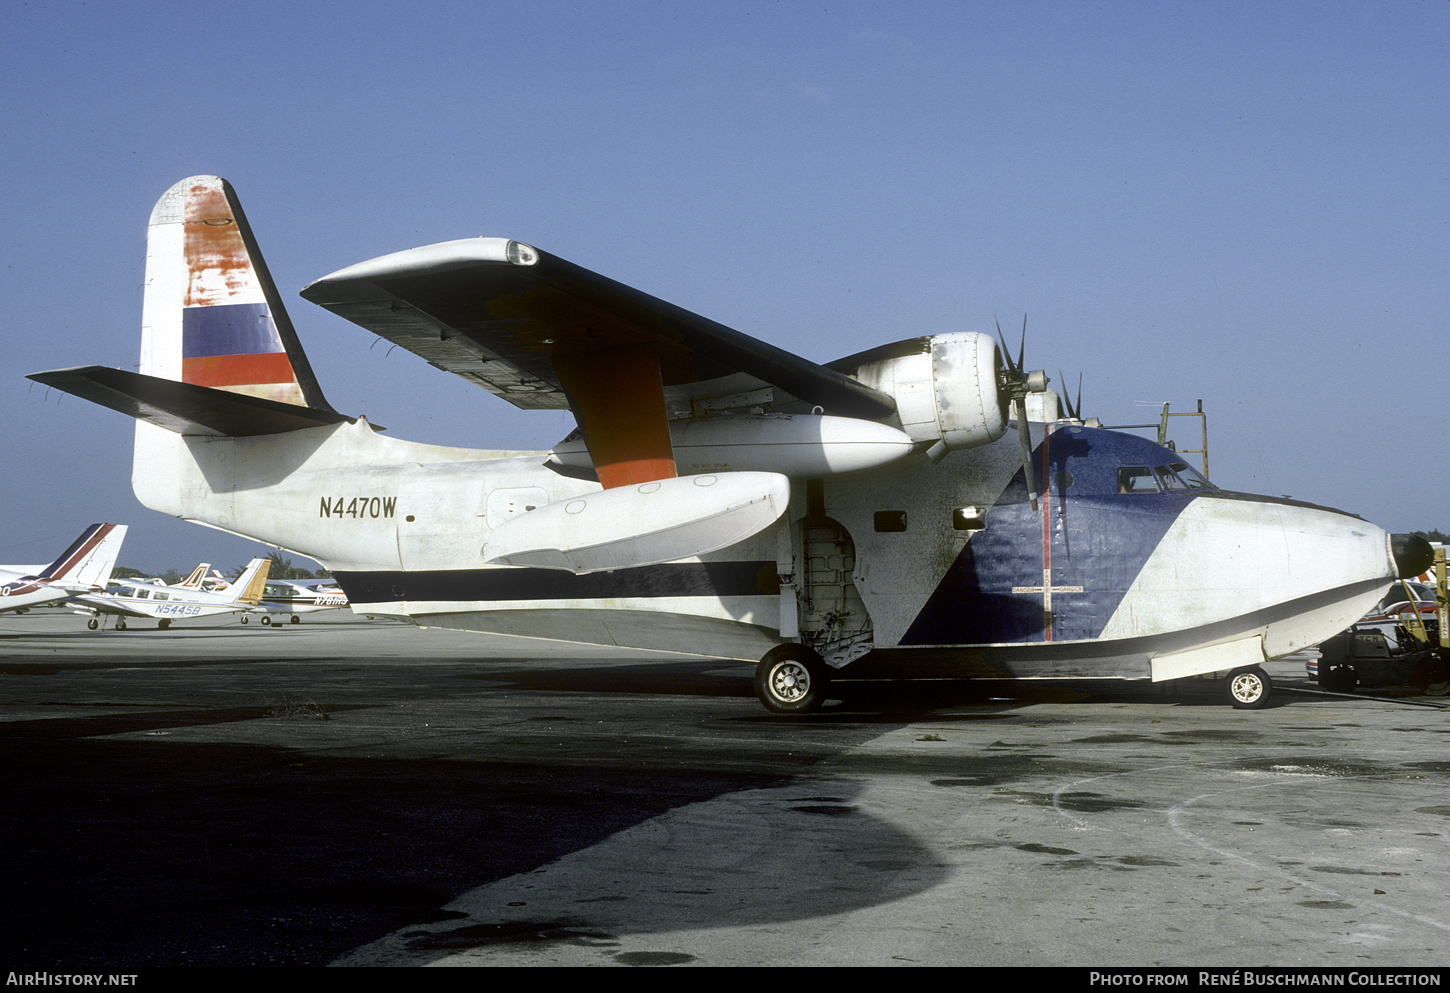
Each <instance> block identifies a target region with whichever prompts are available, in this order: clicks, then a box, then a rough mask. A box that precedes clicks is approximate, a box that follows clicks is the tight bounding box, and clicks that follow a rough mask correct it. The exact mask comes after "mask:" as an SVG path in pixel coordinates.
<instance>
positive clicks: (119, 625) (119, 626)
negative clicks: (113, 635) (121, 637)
mask: <svg viewBox="0 0 1450 993" xmlns="http://www.w3.org/2000/svg"><path fill="white" fill-rule="evenodd" d="M116 630H117V631H124V630H126V618H124V617H118V618H116Z"/></svg>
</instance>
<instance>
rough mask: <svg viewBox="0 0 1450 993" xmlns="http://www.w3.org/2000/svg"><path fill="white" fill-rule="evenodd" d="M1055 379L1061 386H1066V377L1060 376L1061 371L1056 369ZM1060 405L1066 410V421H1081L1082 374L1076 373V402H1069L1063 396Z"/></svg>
mask: <svg viewBox="0 0 1450 993" xmlns="http://www.w3.org/2000/svg"><path fill="white" fill-rule="evenodd" d="M1057 378H1058V379H1060V380H1061V381H1062V384H1063V385H1064V386H1066V385H1067V377H1066V376H1064V375H1063V374H1062V370H1061V369H1058V370H1057ZM1062 405H1063V406H1064V407H1066V408H1067V419H1068V420H1070V421H1080V420H1082V373H1078V374H1077V399H1076V400H1069V399H1068V398H1067V396H1066V395H1065V394H1064V396H1063V398H1062Z"/></svg>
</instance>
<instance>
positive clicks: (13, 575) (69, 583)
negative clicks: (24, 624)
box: [0, 524, 126, 613]
mask: <svg viewBox="0 0 1450 993" xmlns="http://www.w3.org/2000/svg"><path fill="white" fill-rule="evenodd" d="M125 537H126V525H124V524H92V525H91V526H90V527H88V528H86V529H85V531H83V532H82V533H81V536H80V537H79V538H77V539H76V540H75V541H74V542H73V543H72V544H71V546H70V547H69V548H67V549H66V550H65V551H64V552H62V553H61V555H60V558H58V559H56V560H55V561H54V562H52V563H51V564H50V565H47V566H39V565H35V566H29V565H0V613H3V612H4V611H7V610H15V611H22V612H23V611H25V610H28V609H30V608H31V607H34V606H36V605H38V604H42V603H49V602H51V601H54V600H64V599H65V598H66V597H69V596H74V595H75V594H77V593H85V592H89V591H91V590H99V589H104V588H105V586H106V584H107V583H109V582H110V581H111V570H112V569H114V568H115V566H116V556H117V555H119V554H120V552H121V542H122V541H123V540H124V539H125Z"/></svg>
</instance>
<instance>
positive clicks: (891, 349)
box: [855, 331, 1009, 455]
mask: <svg viewBox="0 0 1450 993" xmlns="http://www.w3.org/2000/svg"><path fill="white" fill-rule="evenodd" d="M860 359H861V364H860V365H858V366H857V367H856V369H855V377H856V378H857V379H858V380H860V381H861V382H862V383H865V384H866V385H867V386H871V387H874V388H875V389H878V390H880V391H881V392H882V393H889V394H891V395H892V396H893V397H895V398H896V412H897V414H898V416H900V418H901V430H903V431H905V432H906V433H907V435H909V436H910V437H911V439H912V441H914V442H918V443H923V442H926V443H931V446H932V449H933V451H934V454H935V455H944V454H945V453H946V452H947V451H948V450H953V449H958V448H975V447H976V446H978V445H986V444H988V443H990V442H993V441H996V440H997V439H998V438H1000V437H1002V435H1003V433H1005V432H1006V430H1007V419H1008V403H1009V398H1008V397H1007V395H1006V394H1005V393H1004V392H1003V391H1002V389H1001V385H1000V384H1001V373H1002V357H1001V353H1000V352H999V351H998V350H997V342H996V341H995V340H993V339H992V338H991V336H989V335H985V334H977V333H975V332H971V331H962V332H957V333H954V334H936V335H932V336H931V337H928V338H913V339H911V340H909V341H903V342H898V343H897V344H895V345H891V346H888V347H887V348H885V349H878V350H876V351H874V352H867V353H865V354H863V355H861V356H860Z"/></svg>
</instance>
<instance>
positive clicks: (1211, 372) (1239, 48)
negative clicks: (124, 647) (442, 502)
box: [0, 0, 1450, 571]
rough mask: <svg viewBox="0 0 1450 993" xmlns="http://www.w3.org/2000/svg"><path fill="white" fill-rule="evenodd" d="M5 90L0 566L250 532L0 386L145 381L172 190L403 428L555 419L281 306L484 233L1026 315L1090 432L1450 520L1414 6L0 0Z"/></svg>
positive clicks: (928, 322) (1401, 516) (683, 276)
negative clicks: (1133, 429) (195, 205)
mask: <svg viewBox="0 0 1450 993" xmlns="http://www.w3.org/2000/svg"><path fill="white" fill-rule="evenodd" d="M0 92H3V93H4V94H5V99H4V100H3V102H0V148H3V151H0V163H3V166H0V168H3V170H4V179H5V193H6V195H5V197H4V199H3V202H0V246H3V250H4V260H3V265H0V298H3V299H4V300H5V302H6V304H7V308H6V309H7V316H8V328H7V329H6V331H5V334H6V343H7V347H6V348H5V349H4V353H3V357H0V418H3V421H0V423H3V425H4V434H3V446H4V449H3V454H4V465H5V467H6V468H5V485H4V487H3V495H0V506H3V509H4V515H3V518H0V561H8V562H20V561H36V560H41V559H47V558H49V557H50V556H51V555H53V554H55V553H58V552H59V551H60V550H61V548H62V547H63V546H64V545H65V544H66V543H67V542H69V541H70V540H71V539H72V538H73V537H74V536H75V535H76V534H78V533H79V532H80V530H81V528H82V527H83V526H84V525H85V524H88V523H90V522H92V521H100V520H109V521H113V522H118V523H126V524H130V525H131V528H132V530H131V534H130V537H129V539H128V542H127V547H126V549H125V551H124V553H123V555H122V561H123V563H126V564H130V565H134V566H136V567H138V568H141V569H143V570H147V571H159V570H163V569H166V568H177V569H180V570H182V571H185V570H187V569H189V568H190V567H191V566H192V565H194V564H195V563H196V562H197V561H199V560H203V559H206V560H210V561H212V562H214V563H216V564H218V565H220V566H224V567H227V568H231V567H234V566H237V565H239V564H241V563H242V562H243V561H245V560H246V558H248V557H249V556H250V555H251V554H254V553H265V551H266V549H265V548H264V547H262V546H258V545H253V544H251V543H248V542H245V541H242V540H240V539H235V538H231V537H229V536H226V535H222V534H220V533H218V532H213V531H210V530H208V529H204V528H200V527H197V526H195V525H187V524H183V523H181V522H177V521H172V520H170V519H168V518H165V517H162V516H161V515H158V514H156V513H154V512H152V511H149V510H146V509H145V508H143V507H141V506H140V505H139V504H138V503H137V502H136V500H135V498H134V497H133V496H132V495H131V491H130V483H129V478H130V471H131V455H130V453H131V440H130V438H131V422H130V420H129V419H128V418H125V417H123V416H121V415H119V414H116V413H113V412H111V411H107V410H103V409H101V408H98V407H94V406H92V405H90V404H87V403H85V402H83V401H80V400H77V399H75V398H66V399H64V400H58V398H57V396H56V395H55V394H51V395H49V396H47V395H46V393H45V391H44V390H43V389H41V388H40V387H38V386H36V387H33V388H32V385H31V384H30V383H29V382H28V381H27V380H25V379H24V378H23V376H24V374H26V373H28V372H35V371H38V370H42V369H51V368H56V367H60V366H69V365H82V364H88V363H99V364H104V365H112V366H119V367H123V368H127V367H129V368H134V367H135V364H136V362H137V353H138V348H139V341H140V331H139V322H140V285H141V280H142V265H143V258H144V256H143V252H144V239H145V231H146V220H147V217H148V215H149V212H150V210H151V207H152V205H153V204H154V203H155V201H156V199H157V198H158V197H159V196H160V195H161V193H162V191H164V190H165V189H166V188H167V187H169V186H170V185H171V184H172V183H174V182H175V181H176V180H178V179H181V178H183V177H185V176H188V175H192V174H196V173H215V174H218V175H222V176H225V177H227V178H228V179H229V180H231V181H232V183H233V185H234V186H235V187H236V189H237V191H238V193H239V195H240V196H241V198H242V202H243V204H244V206H245V208H246V210H247V213H248V216H249V218H250V220H251V222H252V226H253V228H254V229H255V231H256V233H257V236H258V238H259V239H260V241H261V244H262V247H263V250H264V252H265V253H266V257H267V261H268V263H269V265H270V267H271V269H272V272H273V275H274V276H275V277H276V279H277V282H278V284H279V287H280V289H281V291H282V293H283V296H284V297H285V298H286V299H288V300H289V301H294V302H292V303H291V305H290V309H291V313H292V316H293V319H294V321H295V323H296V324H297V326H298V330H299V332H300V334H301V336H302V338H303V342H304V345H305V346H306V349H307V352H308V354H309V356H310V358H311V360H312V364H313V366H314V367H315V369H316V370H317V373H318V376H319V378H320V379H321V381H322V385H323V388H324V390H325V391H326V393H327V395H328V398H329V399H330V400H331V401H332V403H333V404H334V405H335V406H336V407H337V408H338V409H339V410H342V411H344V412H347V413H365V414H366V415H367V416H368V417H369V419H371V420H373V421H375V422H377V423H381V424H384V425H386V426H387V427H388V428H389V430H390V431H391V432H392V433H393V434H395V435H398V436H400V437H405V438H410V439H415V440H420V441H431V442H438V443H447V444H458V445H470V446H476V447H547V446H549V445H551V444H552V443H553V442H554V441H556V440H557V439H558V438H560V437H561V436H562V435H563V434H565V433H566V432H567V430H568V429H569V427H570V424H571V422H570V420H569V418H568V417H567V415H560V414H556V413H533V414H525V413H521V412H518V411H515V410H514V409H513V408H512V407H510V406H509V405H508V404H506V403H504V402H503V401H500V400H497V399H495V398H494V397H492V396H490V395H488V394H487V393H484V392H482V391H480V390H478V389H476V388H473V387H470V386H468V385H467V384H465V383H463V382H462V381H461V380H456V379H455V378H454V377H450V376H448V375H446V374H444V373H441V372H438V371H436V370H434V369H432V368H430V367H428V366H427V365H425V364H424V363H423V362H422V361H421V360H418V359H416V358H414V357H413V356H411V355H409V354H407V353H405V352H403V351H402V350H401V349H399V350H392V351H390V350H389V348H388V347H387V344H386V343H378V344H376V346H375V347H374V345H375V339H374V338H373V337H372V336H371V335H369V334H367V333H366V332H364V331H362V330H361V329H358V328H355V327H353V326H352V325H349V324H347V323H346V322H344V321H341V320H339V319H337V318H334V317H332V316H331V315H329V314H327V313H325V312H323V311H321V310H320V309H318V308H316V307H314V306H312V305H310V304H307V303H306V302H304V301H302V300H300V299H298V298H297V296H296V293H297V291H298V290H299V289H300V288H301V287H302V286H303V285H305V284H306V283H308V282H310V281H311V280H313V279H315V278H317V277H319V276H322V275H325V274H326V273H329V272H332V271H334V270H336V269H339V268H341V267H343V266H345V265H350V264H352V263H354V262H359V261H362V260H364V259H367V258H371V257H374V256H376V255H381V254H384V253H387V252H392V251H397V250H400V249H403V248H409V247H413V246H416V245H422V244H428V243H431V242H435V241H444V240H447V239H452V238H459V237H467V236H472V235H481V234H486V235H505V236H511V237H515V238H518V239H521V240H523V241H527V242H530V243H532V244H535V245H538V246H539V247H541V248H544V249H547V250H548V251H550V252H553V253H555V254H557V255H561V256H563V257H565V258H567V259H570V260H571V261H574V262H577V263H579V264H580V265H583V266H586V267H588V268H591V269H594V270H595V271H598V272H601V273H603V274H605V275H608V276H610V277H613V278H615V279H619V280H621V281H623V282H626V283H629V284H632V285H635V286H638V287H639V288H641V289H644V290H646V291H648V292H650V293H653V294H655V295H657V296H660V297H663V298H665V299H667V300H670V301H672V302H674V303H678V304H680V305H681V306H684V307H687V308H689V309H691V310H694V311H696V312H698V313H701V314H704V315H706V316H708V317H711V318H713V319H715V320H718V321H720V322H722V323H724V324H727V325H730V326H732V327H735V328H737V329H739V330H741V331H744V332H746V333H748V334H752V335H755V336H757V337H760V338H763V339H766V340H768V341H771V342H773V343H776V344H779V345H781V346H783V347H786V348H789V349H791V350H793V351H796V352H798V353H800V354H802V355H805V356H807V357H809V358H813V359H817V360H829V359H831V358H835V357H838V356H841V355H845V354H849V353H851V352H855V351H858V350H861V349H864V348H867V347H869V346H871V345H874V344H879V343H882V342H886V341H891V340H896V339H900V338H906V337H912V336H916V335H921V334H927V333H933V332H938V331H953V330H978V331H990V330H991V329H992V326H993V325H992V321H993V318H994V316H998V317H1000V318H1001V319H1002V324H1003V326H1004V327H1008V328H1014V329H1015V328H1016V327H1019V326H1020V322H1021V319H1022V315H1023V313H1026V314H1028V315H1029V317H1028V330H1029V340H1028V357H1029V364H1030V365H1032V366H1037V367H1043V368H1046V369H1047V370H1048V371H1049V372H1050V373H1051V375H1052V376H1053V378H1054V379H1056V378H1057V370H1058V369H1059V368H1061V369H1062V370H1063V372H1064V373H1066V375H1067V377H1068V378H1069V379H1070V380H1071V381H1072V383H1073V384H1074V385H1075V383H1076V380H1077V375H1078V373H1079V372H1081V373H1083V375H1084V387H1083V393H1084V406H1085V407H1086V409H1087V412H1088V414H1090V415H1097V416H1099V417H1101V418H1103V419H1104V421H1106V422H1107V423H1110V424H1111V423H1127V422H1139V421H1145V420H1150V419H1153V418H1154V417H1155V416H1156V409H1157V408H1156V406H1151V404H1156V403H1161V402H1162V401H1165V400H1166V401H1171V402H1172V404H1173V406H1174V409H1175V410H1187V409H1189V408H1191V406H1192V405H1193V404H1194V402H1195V401H1196V400H1197V399H1199V398H1202V399H1203V401H1204V403H1205V406H1206V409H1207V411H1208V414H1209V443H1210V448H1211V451H1210V457H1211V459H1210V470H1211V474H1212V476H1213V478H1214V480H1215V481H1216V482H1217V483H1219V484H1220V485H1223V486H1228V487H1231V488H1235V489H1243V490H1249V491H1254V492H1270V493H1282V494H1291V495H1293V496H1295V497H1298V498H1301V499H1306V500H1311V501H1314V502H1317V503H1322V504H1328V505H1331V506H1337V507H1341V508H1343V509H1346V510H1351V511H1354V512H1356V513H1359V514H1361V515H1363V516H1365V517H1367V518H1369V519H1370V520H1372V521H1374V522H1376V523H1378V524H1380V525H1382V526H1384V527H1386V528H1389V529H1391V530H1413V529H1426V528H1439V529H1441V530H1450V507H1447V498H1446V494H1447V492H1450V468H1447V464H1450V460H1447V458H1446V454H1445V448H1446V433H1445V426H1444V425H1445V405H1444V397H1445V382H1446V375H1447V373H1446V367H1445V364H1444V354H1445V350H1446V345H1447V341H1450V334H1447V320H1450V3H1447V2H1446V0H1420V2H1414V0H1403V2H1395V0H1390V2H1374V3H1365V2H1360V0H1355V2H1332V0H1314V2H1303V3H1300V2H1291V0H1290V2H1276V3H1271V4H1265V3H1262V2H1243V3H1240V2H1232V0H1221V2H1213V3H1197V4H1194V3H1146V2H1145V3H1092V2H1049V0H1040V2H1026V3H1003V2H959V3H932V2H913V3H886V2H879V0H878V2H871V3H834V2H828V3H821V2H817V3H804V2H785V3H758V2H731V3H713V4H712V3H703V2H634V3H607V2H592V3H583V2H577V3H576V2H531V3H489V2H464V3H447V2H434V3H417V4H408V3H386V4H385V3H345V2H338V3H326V4H310V3H272V2H255V0H254V2H251V3H247V4H225V5H198V4H195V3H152V4H139V3H138V4H129V3H119V2H91V3H78V2H32V3H28V4H24V3H19V2H15V0H11V2H7V3H4V4H0ZM1145 403H1146V404H1150V405H1148V406H1145V405H1144V404H1145ZM1190 423H1192V422H1190V421H1187V420H1181V421H1178V422H1176V424H1177V425H1183V427H1181V428H1179V429H1178V430H1177V432H1176V433H1177V434H1179V435H1180V436H1181V437H1182V439H1183V446H1182V447H1196V446H1189V445H1188V444H1187V441H1188V440H1190V438H1191V436H1192V431H1191V430H1190V429H1189V428H1188V425H1189V424H1190ZM299 564H307V563H299Z"/></svg>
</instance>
